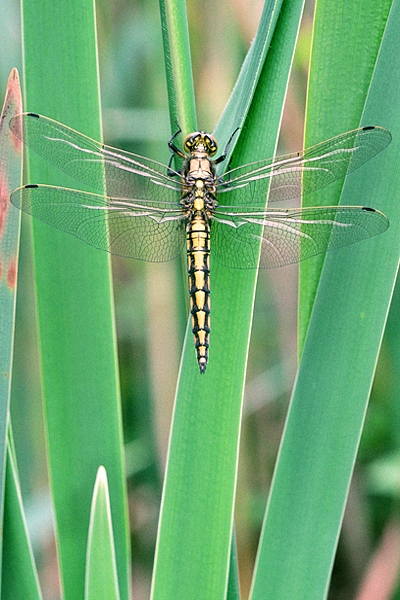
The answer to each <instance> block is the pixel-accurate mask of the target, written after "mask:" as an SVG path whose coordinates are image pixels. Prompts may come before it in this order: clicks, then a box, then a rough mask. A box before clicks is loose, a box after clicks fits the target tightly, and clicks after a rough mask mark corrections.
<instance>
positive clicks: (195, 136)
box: [183, 131, 218, 156]
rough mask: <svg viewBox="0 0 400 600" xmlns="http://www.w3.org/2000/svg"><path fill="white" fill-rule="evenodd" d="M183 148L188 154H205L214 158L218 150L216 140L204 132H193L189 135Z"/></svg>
mask: <svg viewBox="0 0 400 600" xmlns="http://www.w3.org/2000/svg"><path fill="white" fill-rule="evenodd" d="M183 147H184V149H185V151H186V152H187V153H188V154H193V152H205V153H206V154H207V156H214V154H215V153H216V152H217V150H218V144H217V140H216V139H215V138H214V137H213V136H212V135H210V134H209V133H204V131H195V132H194V133H191V134H189V135H188V136H187V137H186V138H185V141H184V143H183Z"/></svg>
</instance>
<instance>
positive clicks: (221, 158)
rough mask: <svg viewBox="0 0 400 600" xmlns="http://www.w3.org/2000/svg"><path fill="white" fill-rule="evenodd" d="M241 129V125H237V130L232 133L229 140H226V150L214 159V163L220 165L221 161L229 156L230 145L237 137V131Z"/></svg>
mask: <svg viewBox="0 0 400 600" xmlns="http://www.w3.org/2000/svg"><path fill="white" fill-rule="evenodd" d="M239 129H240V127H236V129H235V131H234V132H233V133H232V134H231V136H230V138H229V140H228V141H227V142H226V145H225V148H224V151H223V153H222V154H221V156H219V157H218V158H216V159H215V160H213V163H214V165H219V163H222V162H224V160H225V159H226V157H227V156H228V152H229V146H230V145H231V143H232V140H233V138H234V137H235V135H236V133H237V132H238V131H239ZM228 169H229V165H228Z"/></svg>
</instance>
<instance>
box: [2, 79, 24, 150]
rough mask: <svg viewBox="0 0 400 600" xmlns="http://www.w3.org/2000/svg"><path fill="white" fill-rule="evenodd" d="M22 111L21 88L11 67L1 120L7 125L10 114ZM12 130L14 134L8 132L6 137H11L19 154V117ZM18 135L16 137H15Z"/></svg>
mask: <svg viewBox="0 0 400 600" xmlns="http://www.w3.org/2000/svg"><path fill="white" fill-rule="evenodd" d="M21 112H22V101H21V89H20V84H19V77H18V71H17V69H13V70H12V71H11V73H10V77H9V78H8V84H7V92H6V99H5V101H4V106H3V112H2V115H1V117H2V120H3V119H4V120H5V121H4V124H5V125H6V126H7V127H8V125H9V121H10V118H11V117H12V115H16V114H19V113H21ZM12 131H14V132H15V134H14V135H10V132H8V137H11V140H12V144H13V146H14V150H15V152H16V153H17V154H19V155H21V153H22V142H21V119H16V121H14V122H13V127H12ZM16 136H18V137H16Z"/></svg>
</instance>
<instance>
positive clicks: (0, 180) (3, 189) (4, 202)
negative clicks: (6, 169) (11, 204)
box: [0, 175, 9, 238]
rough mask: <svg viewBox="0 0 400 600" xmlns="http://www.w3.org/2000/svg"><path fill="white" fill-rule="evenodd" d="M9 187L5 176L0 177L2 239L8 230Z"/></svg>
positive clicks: (0, 228) (0, 226)
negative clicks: (6, 229)
mask: <svg viewBox="0 0 400 600" xmlns="http://www.w3.org/2000/svg"><path fill="white" fill-rule="evenodd" d="M8 196H9V191H8V185H7V182H6V180H5V179H4V175H0V238H2V237H3V233H4V230H5V228H6V219H7V211H8Z"/></svg>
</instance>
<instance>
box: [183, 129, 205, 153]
mask: <svg viewBox="0 0 400 600" xmlns="http://www.w3.org/2000/svg"><path fill="white" fill-rule="evenodd" d="M200 137H201V136H200V134H199V133H197V132H196V133H191V134H189V135H188V136H187V137H186V138H185V141H184V142H183V147H184V149H185V150H186V152H189V153H190V152H192V150H193V148H195V147H196V146H197V145H198V143H199V141H200Z"/></svg>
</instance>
